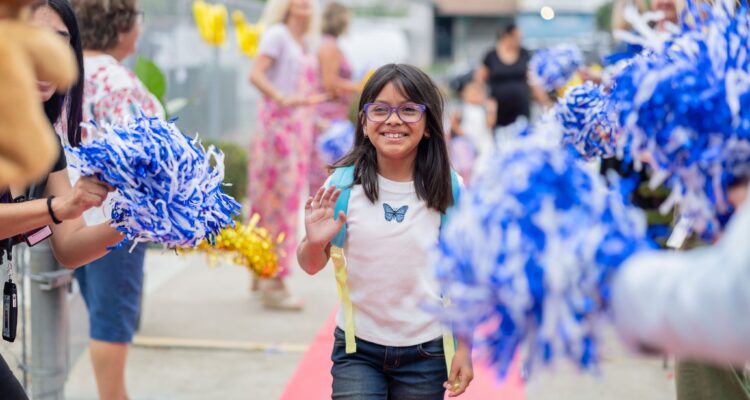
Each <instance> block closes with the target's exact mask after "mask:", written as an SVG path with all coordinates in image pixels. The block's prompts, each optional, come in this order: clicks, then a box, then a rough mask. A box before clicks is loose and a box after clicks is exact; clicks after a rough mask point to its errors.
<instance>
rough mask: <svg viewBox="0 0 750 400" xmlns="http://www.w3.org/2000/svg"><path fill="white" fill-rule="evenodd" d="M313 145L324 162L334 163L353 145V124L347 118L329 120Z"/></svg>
mask: <svg viewBox="0 0 750 400" xmlns="http://www.w3.org/2000/svg"><path fill="white" fill-rule="evenodd" d="M315 145H316V146H317V147H318V152H319V153H320V155H321V158H322V159H323V161H324V162H326V163H328V164H333V163H335V162H336V161H338V160H339V159H340V158H341V157H343V156H344V155H345V154H346V153H348V152H349V150H351V149H352V146H354V125H352V123H351V121H349V120H338V121H333V122H331V125H330V126H329V127H328V128H327V129H326V130H325V132H323V134H322V135H320V137H318V139H317V141H316V143H315Z"/></svg>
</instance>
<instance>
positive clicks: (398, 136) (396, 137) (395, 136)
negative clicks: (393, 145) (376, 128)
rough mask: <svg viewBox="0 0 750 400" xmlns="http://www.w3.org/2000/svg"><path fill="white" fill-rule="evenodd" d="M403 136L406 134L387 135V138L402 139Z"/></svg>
mask: <svg viewBox="0 0 750 400" xmlns="http://www.w3.org/2000/svg"><path fill="white" fill-rule="evenodd" d="M403 136H404V134H402V133H386V134H385V137H386V138H388V139H398V138H401V137H403Z"/></svg>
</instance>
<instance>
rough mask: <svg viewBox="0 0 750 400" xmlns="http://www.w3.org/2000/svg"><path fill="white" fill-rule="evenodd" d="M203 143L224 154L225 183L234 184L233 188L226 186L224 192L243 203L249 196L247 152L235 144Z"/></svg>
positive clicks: (210, 141)
mask: <svg viewBox="0 0 750 400" xmlns="http://www.w3.org/2000/svg"><path fill="white" fill-rule="evenodd" d="M201 141H202V142H203V145H204V146H206V147H208V146H209V145H214V146H216V147H218V148H219V150H221V151H222V152H223V153H224V182H225V183H231V184H232V186H225V187H224V191H225V192H226V193H227V194H228V195H230V196H232V197H234V199H235V200H237V201H238V202H240V203H242V201H243V200H244V199H245V195H246V194H247V161H248V156H247V151H246V150H245V148H244V147H242V146H240V145H238V144H235V143H229V142H216V141H212V140H201Z"/></svg>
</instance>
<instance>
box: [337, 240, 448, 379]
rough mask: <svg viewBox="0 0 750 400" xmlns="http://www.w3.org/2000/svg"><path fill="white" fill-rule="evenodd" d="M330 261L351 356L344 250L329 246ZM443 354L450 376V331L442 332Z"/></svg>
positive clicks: (351, 324)
mask: <svg viewBox="0 0 750 400" xmlns="http://www.w3.org/2000/svg"><path fill="white" fill-rule="evenodd" d="M331 260H332V261H333V269H334V272H335V275H336V287H337V288H338V291H339V298H340V299H341V306H342V307H343V309H344V337H345V338H346V353H347V354H352V353H356V352H357V342H356V340H355V339H354V305H353V304H352V299H351V298H350V297H349V282H348V279H347V268H346V257H344V249H342V248H340V247H336V246H331ZM443 303H444V305H445V306H446V307H447V306H448V305H449V304H450V301H449V300H448V299H447V298H444V299H443ZM443 352H444V353H445V366H446V368H447V369H448V374H450V372H451V364H452V363H453V356H454V355H455V354H456V342H455V339H454V338H453V332H452V331H451V330H450V329H445V330H444V331H443Z"/></svg>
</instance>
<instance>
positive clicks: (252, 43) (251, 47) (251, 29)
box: [232, 10, 263, 58]
mask: <svg viewBox="0 0 750 400" xmlns="http://www.w3.org/2000/svg"><path fill="white" fill-rule="evenodd" d="M232 21H233V22H234V30H235V33H236V35H237V44H238V45H239V46H240V50H242V52H243V53H245V55H247V56H248V57H251V58H252V57H255V55H256V54H258V44H259V43H260V35H261V34H262V33H263V25H262V24H251V23H249V22H247V20H246V19H245V14H244V13H243V12H242V11H240V10H234V11H233V12H232Z"/></svg>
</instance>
